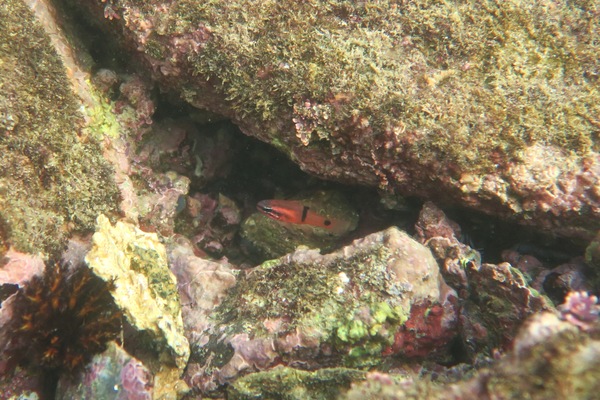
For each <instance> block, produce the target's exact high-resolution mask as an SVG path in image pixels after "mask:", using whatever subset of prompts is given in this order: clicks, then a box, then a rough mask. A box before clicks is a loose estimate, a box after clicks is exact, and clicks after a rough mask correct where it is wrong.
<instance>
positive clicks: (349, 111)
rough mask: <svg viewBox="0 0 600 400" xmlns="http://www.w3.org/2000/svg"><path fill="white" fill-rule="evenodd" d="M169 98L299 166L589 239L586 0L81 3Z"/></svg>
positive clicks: (592, 61) (594, 169) (594, 173)
mask: <svg viewBox="0 0 600 400" xmlns="http://www.w3.org/2000/svg"><path fill="white" fill-rule="evenodd" d="M85 4H86V5H87V6H88V10H89V18H91V19H93V20H94V21H96V22H97V23H98V24H100V25H101V26H102V29H104V30H105V31H106V32H109V33H110V34H112V35H114V36H115V37H118V38H119V39H118V40H120V41H121V42H122V43H123V45H124V46H127V47H128V48H134V49H136V50H137V53H135V55H134V56H135V57H136V59H137V60H140V61H141V62H142V63H144V65H145V66H146V68H147V70H148V71H150V72H151V73H152V77H153V79H155V80H156V81H157V82H158V83H159V84H161V85H162V86H163V87H168V88H169V89H170V90H173V89H175V90H177V91H178V92H179V93H180V96H181V97H182V98H183V99H185V100H186V101H187V102H189V103H190V104H192V105H194V106H196V107H199V108H206V109H209V110H212V111H214V112H217V113H219V114H222V115H226V116H228V117H229V118H231V119H232V120H233V121H234V122H235V123H236V124H237V125H238V126H239V127H240V128H241V130H242V131H243V132H244V133H246V134H248V135H251V136H254V137H257V138H259V139H261V140H263V141H265V142H267V143H270V144H272V145H273V146H275V147H277V148H278V149H280V150H282V151H283V152H285V153H286V154H287V155H288V156H289V157H290V158H291V159H292V160H294V161H295V162H296V163H297V164H298V165H300V166H301V167H302V169H303V170H305V171H307V172H310V173H313V174H315V175H318V176H320V177H323V178H328V179H332V180H336V181H341V182H346V183H358V184H361V185H370V186H377V187H380V188H381V189H383V190H386V191H388V192H394V193H400V194H402V195H417V196H420V197H424V198H436V199H439V200H443V201H445V202H453V203H455V204H461V205H463V206H467V207H473V208H476V209H478V210H481V211H484V212H487V213H490V214H494V215H498V216H502V217H508V218H514V219H516V220H519V221H521V222H522V223H525V224H533V225H535V226H537V227H540V228H543V229H545V230H548V231H552V232H555V233H561V234H563V235H569V236H583V237H587V238H590V237H591V236H592V235H593V234H594V233H595V229H597V228H598V223H597V220H598V217H599V212H600V211H599V209H600V208H599V196H600V195H599V186H598V177H599V175H600V159H599V157H598V132H599V129H600V128H599V126H600V125H599V124H600V121H599V119H598V115H599V114H600V110H599V109H598V104H599V101H598V93H599V92H598V85H599V78H598V72H597V71H598V69H599V68H600V66H599V65H598V57H596V54H597V53H598V51H599V49H598V47H597V43H598V28H597V27H598V22H597V7H596V5H595V4H594V3H593V2H590V1H579V2H575V3H564V4H562V3H561V4H556V3H555V2H553V1H550V0H548V1H543V2H538V3H535V4H530V5H523V4H522V3H521V2H519V1H505V2H497V1H486V2H484V3H482V4H479V3H478V4H474V3H473V4H472V3H468V2H461V1H456V2H445V3H434V2H430V1H426V0H423V1H417V2H410V3H406V4H405V3H401V2H400V3H399V2H395V1H384V2H378V3H376V4H371V3H356V2H351V1H342V2H338V1H335V2H330V1H318V2H309V3H305V2H295V1H291V2H278V3H268V2H267V3H260V4H255V3H254V2H248V1H244V0H240V1H222V2H210V3H202V4H197V3H196V2H194V1H180V2H177V3H171V2H163V1H160V0H156V1H151V2H139V1H134V0H124V1H110V2H108V3H107V4H105V3H104V2H100V1H87V2H85Z"/></svg>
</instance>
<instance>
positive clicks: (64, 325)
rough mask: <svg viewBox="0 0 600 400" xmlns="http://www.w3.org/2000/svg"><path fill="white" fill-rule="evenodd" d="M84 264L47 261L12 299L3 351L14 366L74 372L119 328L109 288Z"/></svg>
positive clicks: (118, 313) (100, 349)
mask: <svg viewBox="0 0 600 400" xmlns="http://www.w3.org/2000/svg"><path fill="white" fill-rule="evenodd" d="M112 285H113V283H108V284H107V283H105V282H104V281H103V280H101V279H100V278H98V277H96V276H95V275H93V274H92V272H91V271H90V269H89V268H88V267H87V266H85V265H79V266H77V267H76V268H75V267H67V266H64V265H61V264H53V265H50V266H46V269H45V271H44V274H43V275H41V276H36V277H34V278H33V279H32V280H31V281H29V282H28V283H27V285H25V286H24V287H22V288H21V289H20V290H19V291H18V292H17V293H16V294H15V296H16V297H15V299H14V301H13V302H12V318H11V320H10V322H9V323H8V324H7V325H6V326H5V327H3V328H1V329H8V337H9V342H8V345H7V346H6V355H7V356H8V359H9V363H10V364H12V365H13V366H16V365H17V364H20V365H39V366H41V367H42V368H44V369H47V370H53V371H63V370H66V371H69V372H73V371H75V370H76V369H77V368H78V367H80V366H82V365H83V364H84V363H85V362H87V361H89V359H90V358H91V357H92V356H93V355H94V354H96V353H99V352H101V351H103V350H104V349H105V345H106V343H107V342H108V341H110V340H113V339H115V338H116V337H117V336H118V334H119V332H120V330H121V314H120V312H119V311H118V309H117V307H116V306H115V304H114V301H113V298H112V295H111V294H110V289H111V286H112Z"/></svg>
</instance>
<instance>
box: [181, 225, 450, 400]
mask: <svg viewBox="0 0 600 400" xmlns="http://www.w3.org/2000/svg"><path fill="white" fill-rule="evenodd" d="M207 276H208V275H207ZM190 294H192V292H190ZM455 295H456V294H455V292H454V291H453V290H452V289H450V288H449V287H448V286H447V285H446V284H445V283H444V281H443V280H442V278H441V275H440V273H439V268H438V266H437V264H436V262H435V260H434V259H433V256H432V255H431V253H430V252H429V250H428V249H427V248H426V247H424V246H422V245H421V244H419V243H417V242H416V241H414V240H413V239H411V238H410V237H409V236H408V235H407V234H406V233H404V232H402V231H399V230H398V229H396V228H390V229H388V230H385V231H382V232H379V233H374V234H372V235H369V236H367V237H365V238H364V239H360V240H356V241H355V242H354V243H353V244H352V245H350V246H346V247H344V248H342V249H341V250H339V251H336V252H334V253H331V254H328V255H321V254H319V252H318V251H316V250H303V249H300V250H297V251H296V252H294V253H291V254H289V255H287V256H284V257H282V258H279V259H276V260H272V261H267V262H265V263H263V264H262V265H260V266H258V267H256V268H253V269H251V270H248V271H245V273H242V272H240V273H239V274H238V276H237V281H236V282H235V286H231V285H230V289H229V290H228V292H227V294H226V296H225V297H221V298H220V300H219V304H220V305H219V306H218V307H217V309H216V310H214V311H213V312H212V315H211V320H212V321H213V324H212V326H207V328H206V329H205V331H204V332H202V334H197V335H196V340H193V341H192V343H190V345H191V347H192V356H191V362H190V364H189V365H188V368H187V373H186V374H187V380H188V383H189V384H190V385H191V386H192V387H194V388H195V389H196V390H197V391H199V392H202V393H207V392H212V391H214V390H218V389H219V388H220V387H221V385H223V384H225V383H228V382H231V381H234V380H235V379H236V378H238V377H240V376H243V375H245V374H247V373H249V372H253V371H260V370H268V369H270V368H272V367H274V366H275V365H278V364H283V365H288V366H295V367H297V368H301V369H308V370H314V369H316V368H323V367H358V368H368V367H374V366H378V365H381V364H382V363H383V362H384V360H386V359H387V360H390V362H392V363H393V362H394V361H392V360H396V361H401V360H407V359H421V358H428V359H434V360H447V359H448V357H449V355H448V352H447V351H446V350H447V347H448V346H449V343H450V342H451V340H452V339H453V337H454V336H455V329H456V316H455V309H454V305H453V301H454V300H453V299H455ZM192 300H193V299H192ZM198 304H199V305H200V304H203V303H201V302H199V303H198ZM196 312H201V310H197V311H196ZM189 315H190V316H192V315H193V314H189Z"/></svg>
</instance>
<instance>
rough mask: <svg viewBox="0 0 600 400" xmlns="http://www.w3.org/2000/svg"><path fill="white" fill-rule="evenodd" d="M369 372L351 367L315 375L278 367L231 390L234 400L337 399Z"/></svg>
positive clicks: (246, 378)
mask: <svg viewBox="0 0 600 400" xmlns="http://www.w3.org/2000/svg"><path fill="white" fill-rule="evenodd" d="M364 379H365V372H364V371H358V370H354V369H347V368H324V369H320V370H318V371H314V372H307V371H301V370H298V369H294V368H287V367H277V368H273V369H272V370H270V371H265V372H256V373H253V374H250V375H248V376H245V377H243V378H240V379H238V380H236V381H235V382H234V383H233V384H232V385H231V386H230V387H229V388H228V390H227V395H228V396H227V398H228V399H232V400H249V399H256V398H260V399H265V400H268V399H273V400H305V399H312V400H334V399H336V398H337V397H338V396H339V395H340V394H341V393H344V392H346V391H347V390H348V389H349V388H350V385H351V384H352V383H354V382H360V381H362V380H364Z"/></svg>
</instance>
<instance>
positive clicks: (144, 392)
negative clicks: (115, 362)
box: [120, 358, 153, 400]
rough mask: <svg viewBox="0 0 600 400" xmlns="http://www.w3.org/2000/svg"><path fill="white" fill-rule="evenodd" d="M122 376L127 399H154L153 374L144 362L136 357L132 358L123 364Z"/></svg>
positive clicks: (122, 384)
mask: <svg viewBox="0 0 600 400" xmlns="http://www.w3.org/2000/svg"><path fill="white" fill-rule="evenodd" d="M120 378H121V386H122V388H123V390H124V391H125V392H126V397H125V398H126V399H127V400H151V399H152V388H153V384H152V380H153V377H152V374H151V373H150V371H149V370H148V368H146V367H145V366H144V364H142V363H141V362H139V361H138V360H136V359H135V358H132V359H131V360H129V361H128V362H127V364H125V365H124V366H123V368H122V369H121V375H120Z"/></svg>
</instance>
